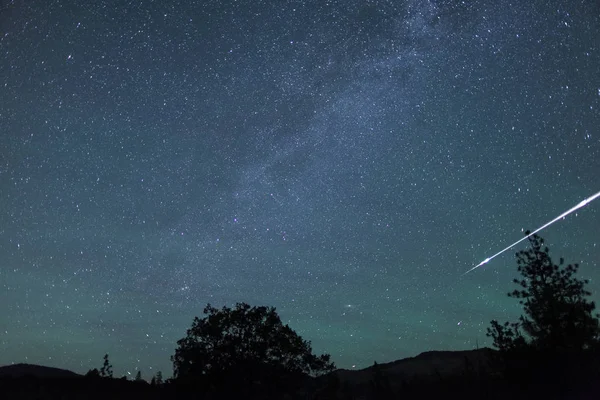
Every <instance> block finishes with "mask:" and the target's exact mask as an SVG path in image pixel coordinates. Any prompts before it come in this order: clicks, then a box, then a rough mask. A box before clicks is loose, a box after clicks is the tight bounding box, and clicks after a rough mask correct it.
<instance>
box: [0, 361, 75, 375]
mask: <svg viewBox="0 0 600 400" xmlns="http://www.w3.org/2000/svg"><path fill="white" fill-rule="evenodd" d="M25 376H33V377H36V378H74V377H78V376H79V377H80V376H82V375H79V374H76V373H75V372H73V371H69V370H66V369H60V368H53V367H45V366H43V365H34V364H13V365H6V366H4V367H0V378H22V377H25Z"/></svg>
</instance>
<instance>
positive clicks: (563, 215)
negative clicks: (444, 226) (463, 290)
mask: <svg viewBox="0 0 600 400" xmlns="http://www.w3.org/2000/svg"><path fill="white" fill-rule="evenodd" d="M598 197H600V192H598V193H596V194H595V195H593V196H590V197H588V198H587V199H585V200H583V201H581V202H580V203H579V204H577V205H576V206H575V207H572V208H569V209H568V210H567V211H565V212H564V213H562V214H560V215H559V216H558V217H556V218H554V219H553V220H552V221H550V222H548V223H546V224H544V225H542V226H540V227H539V228H537V229H536V230H535V231H533V232H531V233H530V234H529V235H527V236H525V237H523V238H521V239H520V240H517V241H516V242H514V243H513V244H511V245H510V246H508V247H506V248H505V249H503V250H501V251H499V252H497V253H496V254H494V255H493V256H491V257H488V258H486V259H485V260H483V261H482V262H480V263H479V264H477V265H476V266H474V267H473V268H471V269H470V270H468V271H467V272H465V273H464V274H463V276H465V275H466V274H468V273H469V272H471V271H473V270H475V269H477V268H479V267H481V266H482V265H483V264H487V263H488V262H490V261H491V260H492V259H494V258H496V257H498V256H499V255H500V254H502V253H504V252H505V251H507V250H510V249H511V248H513V247H514V246H516V245H517V244H519V243H521V242H522V241H523V240H525V239H527V238H528V237H529V236H531V235H534V234H536V233H537V232H539V231H541V230H542V229H544V228H546V227H548V226H550V225H552V224H553V223H555V222H556V221H558V220H559V219H561V218H564V217H566V216H567V215H569V214H571V213H572V212H573V211H576V210H578V209H580V208H581V207H584V206H585V205H587V204H589V203H591V202H592V201H593V200H595V199H597V198H598Z"/></svg>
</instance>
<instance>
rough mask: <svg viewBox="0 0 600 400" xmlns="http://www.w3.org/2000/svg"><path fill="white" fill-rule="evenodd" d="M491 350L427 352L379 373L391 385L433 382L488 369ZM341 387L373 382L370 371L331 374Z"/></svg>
mask: <svg viewBox="0 0 600 400" xmlns="http://www.w3.org/2000/svg"><path fill="white" fill-rule="evenodd" d="M493 352H494V350H492V349H489V348H483V349H478V350H464V351H428V352H425V353H421V354H419V355H418V356H416V357H410V358H404V359H401V360H397V361H392V362H389V363H385V364H379V369H380V370H381V371H382V373H383V374H385V376H387V377H388V378H389V379H390V381H393V382H394V381H395V382H401V381H403V380H411V379H415V378H416V379H425V380H426V379H435V378H437V377H439V376H442V377H451V376H456V375H458V374H461V373H464V371H465V369H466V368H467V367H469V368H472V369H473V370H475V371H476V370H480V369H482V368H483V369H487V368H488V366H489V360H490V356H491V355H492V354H493ZM334 373H335V374H337V376H338V377H339V379H340V382H341V383H342V384H344V383H346V384H349V385H351V386H354V385H363V384H368V383H369V382H370V381H371V379H372V378H373V367H372V366H371V367H368V368H364V369H360V370H347V369H339V370H337V371H335V372H334Z"/></svg>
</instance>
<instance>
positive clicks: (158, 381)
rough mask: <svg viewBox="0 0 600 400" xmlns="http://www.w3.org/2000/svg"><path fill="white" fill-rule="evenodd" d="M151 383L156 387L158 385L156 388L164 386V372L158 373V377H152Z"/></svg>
mask: <svg viewBox="0 0 600 400" xmlns="http://www.w3.org/2000/svg"><path fill="white" fill-rule="evenodd" d="M151 383H152V384H154V385H156V386H160V385H162V384H163V377H162V372H160V371H158V372H157V373H156V375H154V376H153V377H152V381H151Z"/></svg>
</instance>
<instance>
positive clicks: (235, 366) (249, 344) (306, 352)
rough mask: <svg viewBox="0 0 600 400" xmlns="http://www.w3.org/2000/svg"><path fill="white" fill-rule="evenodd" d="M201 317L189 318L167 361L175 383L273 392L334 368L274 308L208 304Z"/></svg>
mask: <svg viewBox="0 0 600 400" xmlns="http://www.w3.org/2000/svg"><path fill="white" fill-rule="evenodd" d="M204 314H205V317H204V318H198V317H196V318H194V321H193V323H192V326H191V328H190V329H188V330H187V335H186V337H184V338H182V339H180V340H179V341H178V342H177V345H178V347H177V349H176V350H175V355H174V356H172V357H171V360H172V361H173V369H174V378H175V379H176V380H178V381H180V382H181V381H185V382H196V383H198V382H204V383H206V384H207V385H210V386H211V388H210V389H212V390H216V391H219V390H222V389H228V390H232V389H234V388H237V389H239V390H243V391H245V392H246V393H247V391H248V388H252V389H253V390H254V389H256V388H257V387H260V388H263V389H264V388H267V387H268V391H270V392H272V391H273V390H275V389H281V388H282V387H290V386H293V384H292V383H291V380H294V381H295V382H298V379H300V378H301V377H302V376H306V375H311V376H318V375H321V374H324V373H327V372H329V371H332V370H333V369H334V368H335V366H334V364H333V363H332V362H331V361H330V356H329V355H328V354H323V355H320V356H316V355H314V354H313V352H312V348H311V344H310V342H308V341H305V340H303V339H302V338H301V337H300V336H299V335H298V334H297V333H296V332H295V331H293V330H292V329H291V328H290V327H289V326H288V325H284V324H283V323H282V322H281V319H280V317H279V315H278V314H277V312H276V311H275V308H273V307H264V306H260V307H251V306H250V305H248V304H246V303H237V304H236V306H235V308H228V307H223V308H222V309H220V310H219V309H217V308H214V307H212V306H211V305H210V304H208V305H207V306H206V308H204ZM263 389H261V390H263Z"/></svg>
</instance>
